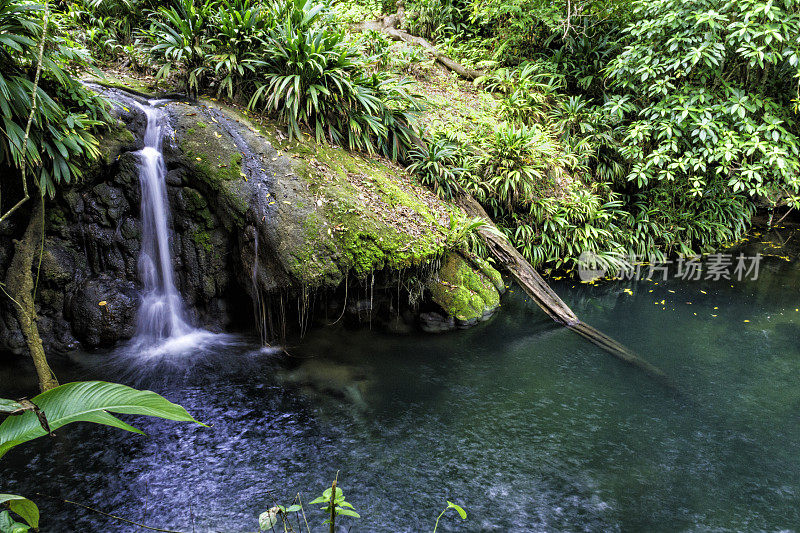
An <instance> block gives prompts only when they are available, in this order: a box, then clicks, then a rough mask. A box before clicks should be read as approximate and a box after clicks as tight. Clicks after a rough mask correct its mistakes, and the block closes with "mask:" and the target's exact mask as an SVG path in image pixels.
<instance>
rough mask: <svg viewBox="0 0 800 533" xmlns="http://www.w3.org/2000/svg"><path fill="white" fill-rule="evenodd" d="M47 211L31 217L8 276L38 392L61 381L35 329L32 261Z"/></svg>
mask: <svg viewBox="0 0 800 533" xmlns="http://www.w3.org/2000/svg"><path fill="white" fill-rule="evenodd" d="M43 217H44V208H43V207H42V202H38V203H37V204H36V207H34V209H33V212H32V213H31V218H30V221H29V222H28V228H27V229H26V230H25V234H24V235H23V236H22V239H20V240H18V241H15V242H14V258H13V259H12V260H11V264H10V265H9V267H8V272H7V273H6V286H7V287H8V291H9V294H10V296H11V298H12V299H13V300H14V304H15V307H14V308H15V309H16V312H17V320H19V325H20V329H21V330H22V334H23V335H24V336H25V342H26V343H27V344H28V351H29V352H30V354H31V358H33V364H34V366H35V367H36V373H37V374H38V375H39V388H40V389H41V390H42V392H44V391H46V390H50V389H52V388H54V387H58V380H57V379H56V376H55V374H53V371H52V370H51V369H50V365H49V364H48V363H47V357H46V356H45V353H44V347H43V346H42V339H41V337H40V336H39V328H38V327H37V326H36V305H35V303H34V301H33V296H34V295H33V288H34V284H33V274H32V273H31V270H32V268H33V260H34V257H35V255H36V248H37V246H36V245H37V243H39V242H41V240H40V239H41V235H42V232H43V231H44V224H43V220H42V219H43Z"/></svg>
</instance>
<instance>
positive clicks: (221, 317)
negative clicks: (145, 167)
mask: <svg viewBox="0 0 800 533" xmlns="http://www.w3.org/2000/svg"><path fill="white" fill-rule="evenodd" d="M114 111H115V113H116V116H117V118H119V119H120V123H119V124H118V125H117V127H115V128H112V129H111V130H110V131H108V132H107V133H105V134H104V135H103V136H102V138H101V139H100V141H101V146H100V151H101V157H100V159H99V161H97V162H96V163H95V164H94V165H93V166H92V167H91V168H90V169H88V171H87V172H86V179H85V180H84V181H83V182H82V183H80V184H78V185H76V186H74V187H72V188H71V189H68V190H66V191H64V192H63V194H61V195H59V197H58V198H57V199H56V200H55V201H53V202H48V204H47V205H46V208H45V218H46V220H45V222H46V224H45V225H46V235H45V241H44V248H43V255H42V265H41V270H40V276H39V286H38V290H37V297H36V302H37V312H38V315H39V316H38V324H39V331H40V334H41V336H42V340H43V342H44V344H45V349H46V350H48V352H51V353H52V352H56V353H58V352H64V351H69V350H72V349H76V348H79V347H83V348H97V347H109V346H113V345H114V344H116V343H118V342H120V341H124V340H126V339H129V338H130V337H131V336H133V334H134V333H135V329H136V314H137V309H138V303H139V294H140V290H141V284H140V281H139V275H138V268H137V265H138V258H139V250H140V245H141V233H142V231H141V222H140V202H141V192H140V188H139V157H138V155H137V154H136V153H135V152H136V150H139V149H140V148H141V147H142V146H143V140H142V136H143V135H144V130H145V127H146V117H145V116H144V114H143V113H142V112H141V111H139V110H138V108H136V106H135V105H133V104H132V103H129V104H128V105H125V103H124V100H123V104H122V105H118V106H116V107H115V108H114ZM189 181H190V180H189V179H188V177H187V172H186V167H185V166H181V165H175V168H173V169H171V171H170V173H169V175H168V176H167V184H168V195H169V198H170V204H171V209H172V229H173V235H172V236H171V237H172V238H171V240H170V245H171V247H172V256H173V259H174V267H175V270H176V277H177V280H178V282H179V285H180V287H181V290H182V294H183V296H184V299H185V300H186V302H187V304H188V306H189V307H190V308H191V311H192V313H193V315H194V316H193V320H194V322H195V323H196V324H197V325H199V326H203V327H207V328H209V329H222V328H223V327H224V325H225V323H226V320H227V319H226V313H225V310H226V304H225V303H224V301H223V300H224V298H225V295H226V293H227V292H228V290H229V283H228V282H229V280H230V278H231V276H230V275H229V260H228V258H229V257H230V255H231V250H230V245H229V243H230V242H231V235H230V233H229V232H228V231H226V230H224V229H222V223H221V222H220V220H219V219H218V218H217V217H216V216H215V215H214V214H212V213H211V211H210V209H209V208H208V204H209V203H208V201H207V200H206V198H205V197H203V196H202V195H201V194H200V193H198V191H197V190H196V189H194V188H193V187H191V186H189V185H188V182H189ZM19 231H20V230H19V229H16V230H14V228H8V230H7V231H6V232H5V234H3V235H0V269H2V272H3V275H4V272H5V268H6V267H7V265H8V263H9V262H10V259H11V258H10V253H11V252H10V250H12V248H11V246H12V245H11V242H12V238H14V237H16V236H17V234H18V233H19ZM34 266H35V267H36V265H34ZM34 270H35V269H34ZM35 274H36V272H35V271H34V275H35ZM18 328H19V326H18V324H17V321H16V318H15V317H14V314H13V312H12V309H10V307H9V306H8V305H4V306H3V307H2V309H1V310H0V348H6V349H7V350H10V351H12V352H15V353H25V350H26V348H25V343H24V339H23V338H22V335H21V334H20V333H19V329H18Z"/></svg>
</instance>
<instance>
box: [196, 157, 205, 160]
mask: <svg viewBox="0 0 800 533" xmlns="http://www.w3.org/2000/svg"><path fill="white" fill-rule="evenodd" d="M195 159H197V160H198V161H202V160H203V159H202V158H200V157H195Z"/></svg>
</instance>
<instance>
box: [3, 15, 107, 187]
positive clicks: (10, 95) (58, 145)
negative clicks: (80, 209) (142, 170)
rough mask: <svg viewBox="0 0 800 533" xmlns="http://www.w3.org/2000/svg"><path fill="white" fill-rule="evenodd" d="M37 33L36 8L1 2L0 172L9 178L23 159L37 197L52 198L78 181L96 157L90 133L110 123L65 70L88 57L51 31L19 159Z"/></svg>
mask: <svg viewBox="0 0 800 533" xmlns="http://www.w3.org/2000/svg"><path fill="white" fill-rule="evenodd" d="M42 33H43V24H42V19H41V10H40V6H38V5H36V4H33V3H29V2H23V1H21V0H0V168H5V169H6V170H7V171H10V173H11V174H12V175H13V174H14V173H16V170H17V169H19V168H21V165H22V162H23V159H24V160H25V164H26V167H27V168H28V169H30V170H31V173H30V174H32V175H33V176H34V177H35V180H36V182H37V184H38V186H39V189H40V190H41V192H42V194H48V195H50V196H53V195H54V194H55V190H56V185H57V184H59V183H62V182H63V183H70V182H71V181H73V180H74V179H76V178H79V177H80V176H81V175H82V169H83V165H84V163H85V162H87V161H90V160H93V159H95V158H96V157H97V156H98V155H99V151H98V143H97V139H96V138H95V136H94V131H95V130H96V129H97V128H98V127H100V126H101V125H103V124H104V122H105V121H106V120H109V119H110V117H109V115H108V113H107V107H106V103H105V100H104V99H102V98H100V97H98V96H97V95H95V94H93V93H92V92H91V91H90V90H88V89H86V88H85V87H83V86H82V85H81V84H80V83H79V82H78V81H76V80H75V79H74V78H72V77H71V76H70V75H69V74H68V73H67V71H66V70H65V68H66V67H68V66H78V67H80V66H82V67H86V66H88V65H89V57H88V56H87V55H86V53H85V52H83V51H81V50H76V49H74V48H72V47H70V46H69V45H68V43H67V42H66V40H65V39H64V37H63V36H62V35H61V34H60V33H59V32H58V31H57V30H54V29H53V28H52V27H51V31H50V32H49V35H48V37H47V45H46V46H45V47H44V54H43V57H42V73H41V80H40V83H39V86H38V87H37V90H36V112H35V113H34V117H33V118H34V119H33V121H32V123H31V128H30V135H29V139H28V143H27V149H26V150H25V151H24V153H23V149H22V147H23V144H25V141H24V139H25V130H26V126H27V123H28V118H29V116H30V114H31V107H32V106H31V104H32V102H31V96H32V93H33V92H34V91H33V88H34V80H33V72H32V71H33V69H32V68H31V65H34V66H35V65H36V63H37V53H38V41H39V40H40V39H41V38H42ZM30 174H29V175H30Z"/></svg>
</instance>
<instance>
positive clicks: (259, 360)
mask: <svg viewBox="0 0 800 533" xmlns="http://www.w3.org/2000/svg"><path fill="white" fill-rule="evenodd" d="M776 237H777V238H780V239H783V240H786V239H789V241H790V244H789V245H788V246H787V248H780V249H777V248H772V246H771V245H769V244H763V243H760V242H759V241H760V240H761V239H763V238H764V237H763V236H758V235H757V234H754V236H752V237H751V241H750V243H747V244H745V245H744V249H745V250H746V251H748V253H750V252H753V251H756V250H757V251H761V252H762V253H765V254H766V253H767V252H769V254H768V255H770V256H769V257H765V258H764V259H763V261H762V263H761V267H760V273H759V277H758V280H757V281H753V280H746V281H727V280H720V281H711V280H699V281H682V280H678V279H674V278H672V279H670V280H668V281H647V280H641V281H626V282H610V283H603V284H598V285H580V284H575V283H572V282H567V281H566V280H561V281H555V282H554V288H555V290H556V291H557V292H558V293H559V295H560V296H561V297H562V298H563V299H564V300H565V302H566V303H567V304H569V305H570V306H572V308H573V309H574V310H575V311H576V313H577V314H578V315H579V316H581V317H582V318H584V319H585V320H586V321H587V322H588V323H590V324H592V325H594V326H596V327H597V328H598V329H600V330H602V331H604V332H606V333H608V334H609V335H611V336H613V337H615V338H617V339H619V340H620V341H621V342H623V343H625V344H626V345H627V346H629V347H631V348H633V349H634V350H636V351H637V352H638V353H639V354H641V355H642V356H644V357H646V358H647V359H648V360H649V361H650V362H652V363H653V364H655V365H657V366H659V367H660V368H662V369H663V370H664V371H665V372H667V373H668V374H669V375H670V376H671V377H672V378H673V380H674V381H675V382H676V383H677V384H678V385H679V393H677V394H676V393H674V392H671V391H669V390H666V389H665V388H663V387H662V386H660V385H658V384H657V383H654V382H653V381H652V380H650V379H649V378H647V377H646V376H644V375H643V374H642V373H641V372H639V371H637V370H636V369H634V368H632V367H628V366H626V365H624V364H622V363H620V362H619V361H618V360H616V359H614V358H612V357H610V356H608V355H607V354H605V353H604V352H603V351H601V350H600V349H599V348H597V347H595V346H593V345H591V344H589V343H588V342H586V341H584V340H582V339H581V338H580V337H578V336H577V335H575V334H573V333H571V332H569V331H568V330H566V329H564V328H560V327H558V326H556V325H555V324H554V323H552V321H551V320H550V319H549V318H548V317H547V316H546V315H544V313H542V312H541V311H539V310H538V308H536V307H535V305H533V304H532V303H531V302H529V301H527V300H526V298H525V296H524V295H523V294H521V291H520V290H519V289H516V288H514V287H512V288H511V289H510V291H509V293H508V294H507V295H506V296H505V297H504V300H503V306H502V308H501V311H500V312H499V313H498V314H497V315H496V316H495V317H494V318H493V319H492V320H491V321H489V322H488V323H485V324H482V325H480V326H478V327H476V328H473V329H470V330H467V331H461V332H456V333H452V334H446V335H440V336H435V335H423V334H419V335H409V336H389V335H384V334H381V333H378V332H375V331H370V330H369V329H368V328H363V329H360V330H348V329H345V328H342V327H338V326H337V327H333V328H315V329H313V330H312V331H311V332H310V333H309V335H308V336H307V338H306V339H305V340H304V342H303V343H302V344H299V345H295V346H287V347H286V349H287V351H288V353H289V354H290V355H289V356H286V355H284V354H283V353H282V352H281V351H279V350H273V349H263V348H260V347H259V346H258V343H257V342H255V340H251V339H247V338H242V337H235V336H221V337H220V338H218V339H216V340H215V341H214V342H212V343H209V344H208V345H207V346H206V347H205V348H201V349H197V350H195V351H193V352H192V353H189V354H184V355H174V356H164V355H163V354H162V355H161V356H158V354H156V355H153V354H150V355H149V356H148V355H146V354H144V355H143V354H139V355H137V354H134V353H131V352H130V351H126V350H124V349H120V350H118V351H117V352H115V353H110V354H109V353H94V354H76V355H73V356H72V357H71V359H70V361H69V364H66V363H64V362H62V363H61V364H60V365H58V368H57V372H58V374H59V377H60V379H61V381H62V382H66V381H70V380H87V379H105V380H113V381H121V382H124V383H128V384H131V385H135V386H137V387H141V388H150V389H152V390H155V391H156V392H159V393H161V394H164V395H165V396H166V397H167V398H169V399H170V400H172V401H175V402H179V403H181V404H182V405H184V406H185V407H186V408H187V409H188V410H189V411H190V412H191V413H192V414H193V415H195V416H196V417H197V418H198V419H199V420H201V421H203V422H205V423H207V424H210V425H211V427H209V428H204V427H200V426H195V425H188V424H176V423H170V422H165V421H161V420H148V419H142V418H137V419H134V418H133V417H127V418H126V419H131V420H133V421H134V424H135V425H136V426H137V427H140V428H141V429H143V430H144V431H145V432H146V433H147V434H148V436H147V437H141V436H136V435H132V434H127V433H124V432H121V431H119V430H116V429H111V428H106V427H97V426H89V425H83V424H76V425H72V426H69V427H67V428H64V429H62V430H60V431H59V432H58V438H57V439H39V440H38V441H36V442H34V443H32V444H29V445H26V446H21V447H19V448H17V449H15V450H13V451H12V452H11V453H9V455H8V456H7V457H6V458H5V460H4V461H3V464H2V478H3V486H4V488H5V489H6V490H7V492H11V493H17V494H24V495H26V496H29V497H31V499H33V500H34V501H36V502H37V503H38V504H39V505H40V507H41V508H42V512H43V529H42V530H43V531H58V532H71V531H76V532H77V531H81V532H86V531H131V532H132V531H142V530H140V529H138V528H135V527H133V526H130V527H128V526H125V525H124V524H122V523H120V522H116V521H113V520H110V519H108V518H105V517H103V516H100V515H97V514H94V513H91V512H88V511H86V510H83V509H81V508H78V507H75V506H70V505H66V504H63V503H61V502H59V501H56V500H52V499H48V498H47V497H46V496H39V495H37V494H42V495H49V496H58V497H62V498H67V499H70V500H75V501H78V502H82V503H85V504H87V505H91V506H94V507H97V508H99V509H101V510H103V511H105V512H109V513H113V514H118V515H120V516H124V517H125V518H128V519H131V520H135V521H140V522H144V523H147V524H149V525H152V526H157V527H162V528H169V529H176V530H180V531H198V532H200V531H226V532H228V531H231V532H233V531H235V532H244V531H255V530H257V529H258V525H257V516H258V514H259V513H260V512H261V511H263V510H265V509H267V508H268V507H270V506H272V505H273V503H274V502H275V501H278V502H280V503H285V504H287V505H288V504H289V503H290V502H291V501H292V499H293V498H294V496H295V494H297V493H298V492H300V493H301V495H302V497H303V501H304V502H307V501H309V500H311V499H313V498H314V497H316V496H317V495H318V494H319V492H321V491H322V490H323V489H324V488H325V487H326V486H329V484H330V481H331V480H332V479H333V478H334V477H335V476H336V475H337V472H338V479H339V486H341V487H342V488H343V489H344V492H345V495H346V496H347V500H348V501H349V502H351V503H352V504H353V505H354V506H355V508H356V510H357V511H358V512H359V513H360V514H361V515H362V518H361V519H360V520H355V521H349V520H348V521H345V522H346V523H347V524H352V525H353V527H352V528H351V529H349V530H350V531H354V532H355V531H370V532H400V531H415V532H416V531H431V530H432V529H433V523H434V521H435V520H436V516H437V515H438V513H439V511H440V510H441V509H442V508H443V507H444V506H445V505H446V500H450V501H454V502H456V503H459V504H460V505H462V506H463V507H464V508H465V510H466V511H467V513H468V521H466V522H462V521H461V520H460V519H459V518H458V517H457V516H456V515H455V513H453V512H452V511H451V514H449V515H446V517H445V518H443V519H442V523H441V524H440V526H439V528H440V529H439V530H440V531H471V532H477V531H486V532H488V531H498V532H499V531H793V530H796V529H797V528H798V527H799V525H800V387H798V375H799V374H798V373H799V372H800V343H799V342H798V340H800V311H798V308H800V298H798V292H797V291H798V289H797V287H798V286H800V261H798V260H797V259H796V258H797V257H798V253H797V249H796V247H795V248H794V249H792V244H791V243H792V242H796V241H800V230H797V229H793V230H785V231H783V232H781V234H780V235H777V236H776ZM770 251H771V252H770ZM626 289H627V290H626ZM27 364H28V362H27V361H26V360H21V361H17V362H15V363H8V364H6V365H5V366H0V382H3V383H11V382H13V383H19V384H21V383H24V382H25V381H26V380H25V379H24V378H23V377H20V376H30V375H31V374H30V371H29V369H28V366H27ZM11 376H14V377H15V378H16V379H12V377H11ZM20 386H22V385H20ZM306 514H307V517H308V520H309V523H310V524H312V526H316V528H315V529H317V530H320V531H321V530H323V528H322V526H321V523H322V521H323V520H324V516H323V513H321V512H320V511H319V510H317V509H316V508H315V507H313V506H312V507H308V508H307V509H306ZM345 522H343V523H345ZM324 530H325V531H327V528H325V529H324ZM347 530H348V529H346V528H345V529H342V531H347Z"/></svg>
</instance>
